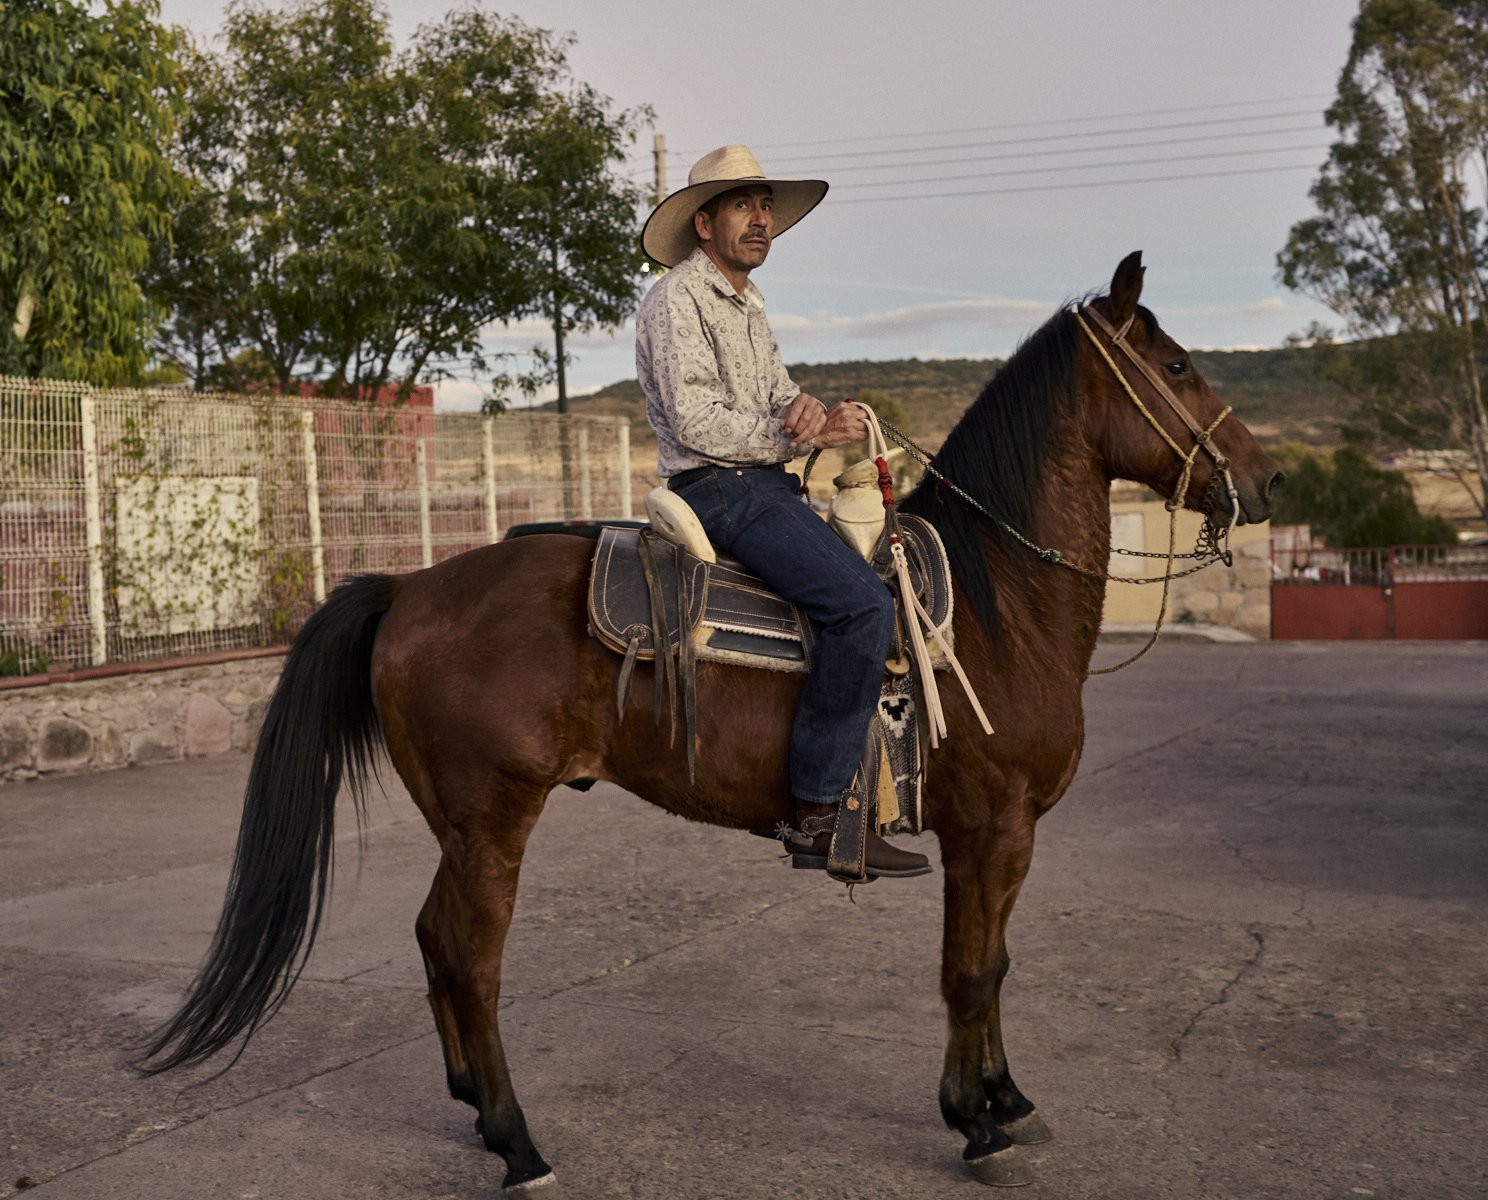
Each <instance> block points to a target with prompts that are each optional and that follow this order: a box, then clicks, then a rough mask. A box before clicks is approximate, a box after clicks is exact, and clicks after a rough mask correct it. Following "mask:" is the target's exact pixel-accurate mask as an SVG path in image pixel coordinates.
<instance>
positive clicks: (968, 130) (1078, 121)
mask: <svg viewBox="0 0 1488 1200" xmlns="http://www.w3.org/2000/svg"><path fill="white" fill-rule="evenodd" d="M1330 95H1332V94H1330V92H1308V94H1305V95H1277V97H1271V98H1269V100H1232V101H1226V103H1220V104H1184V106H1181V107H1177V109H1138V110H1132V112H1122V113H1100V115H1094V116H1064V118H1054V119H1049V121H1019V122H1004V124H1001V125H969V127H964V128H958V130H921V131H917V133H902V134H863V135H860V137H824V138H814V140H809V141H769V143H757V144H756V146H754V147H753V149H759V150H783V149H796V147H802V146H847V144H856V143H862V141H905V140H908V138H926V137H955V135H960V134H978V133H1003V131H1009V130H1045V128H1058V127H1061V125H1083V124H1088V122H1092V121H1094V122H1109V121H1131V119H1134V118H1141V116H1171V115H1173V113H1207V112H1229V110H1232V109H1251V107H1257V106H1260V104H1296V103H1302V101H1308V100H1327V98H1330ZM1308 113H1309V115H1314V110H1308ZM1265 116H1268V113H1259V115H1257V118H1256V119H1263V118H1265ZM1269 116H1280V113H1269ZM1100 134H1101V131H1098V130H1097V131H1092V134H1091V135H1092V137H1098V135H1100ZM902 149H912V147H902ZM671 153H674V155H677V156H679V158H684V159H686V158H698V156H701V155H704V153H707V150H671ZM628 158H629V159H632V161H635V162H646V161H649V156H647V153H646V152H641V150H637V152H635V153H632V155H628Z"/></svg>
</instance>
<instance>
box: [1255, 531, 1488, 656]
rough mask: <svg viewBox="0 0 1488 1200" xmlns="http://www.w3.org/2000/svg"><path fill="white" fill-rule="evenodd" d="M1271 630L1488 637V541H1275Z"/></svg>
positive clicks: (1279, 634) (1278, 634) (1286, 635)
mask: <svg viewBox="0 0 1488 1200" xmlns="http://www.w3.org/2000/svg"><path fill="white" fill-rule="evenodd" d="M1271 578H1272V582H1271V636H1272V637H1273V638H1276V639H1278V640H1300V639H1340V638H1354V639H1366V638H1433V639H1462V638H1488V546H1391V547H1389V548H1388V549H1366V550H1334V549H1331V548H1328V547H1319V546H1307V547H1300V548H1299V547H1296V546H1293V545H1289V544H1282V543H1279V542H1278V543H1273V545H1272V548H1271Z"/></svg>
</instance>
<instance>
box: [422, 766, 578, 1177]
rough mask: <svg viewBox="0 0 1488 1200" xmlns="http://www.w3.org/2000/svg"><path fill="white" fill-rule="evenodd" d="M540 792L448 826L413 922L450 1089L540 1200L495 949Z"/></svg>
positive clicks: (546, 1172) (502, 936)
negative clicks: (501, 1011) (509, 1050)
mask: <svg viewBox="0 0 1488 1200" xmlns="http://www.w3.org/2000/svg"><path fill="white" fill-rule="evenodd" d="M543 798H544V797H543V794H542V793H541V792H536V793H534V794H533V795H532V796H530V797H528V801H529V802H528V803H526V804H519V803H516V802H515V800H514V799H513V797H511V796H510V795H508V796H506V797H505V801H506V802H505V803H503V804H502V805H501V808H500V824H499V827H498V825H497V823H496V822H495V821H494V820H493V817H494V816H495V815H496V811H497V810H496V809H495V807H494V806H493V807H492V809H491V810H490V811H488V812H487V813H485V814H483V818H484V819H479V820H473V821H472V822H470V823H468V824H467V823H463V822H462V823H461V824H460V825H459V826H458V827H453V826H452V827H451V828H450V829H448V830H446V831H445V836H443V837H442V838H441V841H442V842H444V858H443V860H442V861H441V862H440V865H439V871H438V873H437V874H436V875H435V877H434V886H433V888H432V889H431V891H430V893H429V899H428V900H427V901H426V902H425V904H424V908H423V911H422V912H421V913H420V914H419V920H418V926H417V930H418V938H419V945H420V947H421V949H422V950H423V952H424V962H425V967H426V970H427V972H428V975H429V1002H430V1005H431V1006H432V1008H433V1010H434V1021H435V1024H436V1025H437V1026H438V1029H439V1040H440V1042H441V1044H442V1046H443V1048H444V1062H445V1069H446V1072H447V1074H448V1079H449V1087H450V1093H451V1094H452V1095H453V1096H454V1097H455V1098H456V1099H457V1100H463V1101H465V1102H466V1103H468V1104H471V1105H473V1106H474V1107H475V1108H476V1110H477V1111H478V1112H479V1113H480V1116H479V1117H478V1118H477V1120H476V1129H477V1130H478V1131H479V1132H480V1135H481V1138H482V1140H483V1141H484V1142H485V1145H486V1148H487V1149H488V1150H491V1151H493V1152H494V1153H496V1154H499V1155H500V1156H501V1157H502V1159H503V1160H505V1162H506V1168H507V1170H506V1177H505V1178H504V1179H503V1180H502V1188H503V1191H504V1194H505V1195H506V1196H507V1197H520V1196H526V1195H527V1194H529V1193H536V1192H538V1191H539V1190H540V1191H541V1195H542V1196H543V1198H544V1200H556V1197H557V1195H558V1189H557V1186H556V1183H555V1182H554V1176H553V1171H552V1168H551V1167H549V1166H548V1164H547V1163H546V1162H545V1161H544V1160H543V1157H542V1155H541V1154H539V1153H538V1150H537V1147H536V1146H535V1145H533V1142H532V1137H531V1135H530V1134H529V1133H528V1132H527V1121H526V1118H525V1117H524V1116H523V1115H522V1109H521V1106H520V1105H518V1103H517V1097H516V1093H515V1092H514V1091H513V1089H512V1083H511V1074H510V1072H509V1071H508V1069H507V1065H506V1052H505V1050H504V1049H503V1047H502V1044H501V1031H500V1029H499V1028H498V1026H497V1004H498V1001H499V999H500V995H501V952H502V949H503V947H504V946H505V943H506V934H507V930H508V929H509V928H510V927H511V919H512V910H513V907H514V905H515V903H516V894H517V875H518V872H519V870H520V867H521V862H522V852H523V850H524V849H525V848H526V843H527V836H528V834H529V833H530V832H531V830H532V826H533V825H534V824H535V823H536V820H537V815H538V813H539V812H540V811H541V808H542V802H543Z"/></svg>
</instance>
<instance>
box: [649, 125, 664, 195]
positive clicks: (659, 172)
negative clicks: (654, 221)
mask: <svg viewBox="0 0 1488 1200" xmlns="http://www.w3.org/2000/svg"><path fill="white" fill-rule="evenodd" d="M651 156H652V158H653V159H654V160H655V163H656V193H655V195H654V197H653V198H652V201H651V202H652V203H653V204H660V203H661V202H662V201H663V200H665V199H666V194H667V184H666V134H664V133H658V134H657V135H656V136H655V137H654V138H652V139H651Z"/></svg>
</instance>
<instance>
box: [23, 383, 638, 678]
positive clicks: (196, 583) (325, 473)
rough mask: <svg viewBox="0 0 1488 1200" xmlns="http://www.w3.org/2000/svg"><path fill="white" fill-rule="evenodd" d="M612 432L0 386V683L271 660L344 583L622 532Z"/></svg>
mask: <svg viewBox="0 0 1488 1200" xmlns="http://www.w3.org/2000/svg"><path fill="white" fill-rule="evenodd" d="M626 434H627V429H626V426H625V422H624V420H623V419H622V418H617V417H589V416H577V415H573V414H568V415H565V416H559V415H557V414H551V413H506V414H502V415H500V416H495V417H487V416H481V415H478V414H465V413H435V412H432V411H429V410H427V409H411V408H399V407H393V406H387V405H379V406H369V405H363V404H351V403H346V402H338V401H327V400H306V399H299V398H288V397H278V396H259V397H240V396H227V395H205V396H202V395H182V394H178V393H163V392H150V391H130V390H114V391H102V390H94V389H91V388H88V387H86V386H83V385H80V384H73V383H61V382H55V381H49V380H26V379H8V378H3V377H0V674H28V673H34V672H38V671H42V670H47V669H53V670H57V669H62V668H64V667H76V666H85V665H92V664H99V663H103V662H133V661H147V660H150V659H154V658H160V657H166V656H176V655H182V654H193V653H204V652H212V651H221V650H231V649H238V648H256V647H261V646H272V645H278V644H282V643H283V642H284V641H285V640H287V638H288V637H289V636H290V635H291V634H292V633H293V631H294V630H295V629H297V628H298V627H299V625H300V624H302V623H303V621H304V620H305V618H306V617H307V616H308V615H309V613H310V612H311V610H312V609H313V608H314V605H315V604H316V603H317V602H318V601H319V600H321V599H323V598H324V596H325V592H326V590H327V589H328V588H330V587H334V586H335V584H336V583H337V582H338V581H339V580H340V579H342V578H344V577H346V576H347V575H351V574H355V573H360V572H368V571H377V572H390V573H399V572H405V571H412V570H417V569H418V568H420V567H423V566H427V565H430V564H432V563H436V562H439V561H442V560H443V559H446V558H449V557H451V556H453V555H455V554H459V553H462V552H464V551H466V550H470V549H473V548H475V547H477V546H481V545H485V544H487V543H489V542H492V541H496V540H498V539H499V538H500V535H501V533H502V532H503V531H505V530H506V529H507V528H509V527H510V526H511V525H513V524H517V523H520V522H525V521H541V520H560V519H566V518H570V517H599V518H605V517H619V516H627V515H629V512H628V509H629V504H628V498H629V484H630V480H629V462H628V440H627V437H626Z"/></svg>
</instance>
